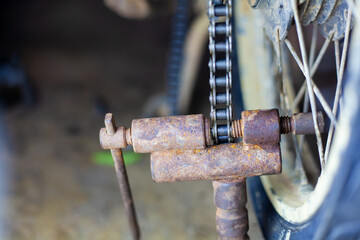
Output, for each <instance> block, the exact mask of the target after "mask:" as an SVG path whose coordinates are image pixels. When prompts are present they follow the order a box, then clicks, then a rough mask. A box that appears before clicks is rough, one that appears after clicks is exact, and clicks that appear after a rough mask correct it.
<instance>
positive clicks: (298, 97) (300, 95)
mask: <svg viewBox="0 0 360 240" xmlns="http://www.w3.org/2000/svg"><path fill="white" fill-rule="evenodd" d="M332 36H333V34H331V35H330V36H329V37H328V38H326V40H325V42H324V44H323V46H322V47H321V49H320V52H319V54H318V56H317V57H316V60H315V62H314V64H313V65H312V67H311V72H310V76H311V77H313V76H314V75H315V72H316V70H317V68H318V67H319V65H320V62H321V60H322V58H323V56H324V55H325V52H326V50H327V48H328V47H329V44H330V42H331V39H332ZM294 53H296V52H295V51H294ZM305 90H306V79H305V80H304V83H303V85H302V86H301V88H300V90H299V92H298V94H297V95H296V97H295V100H294V102H293V105H292V109H295V108H296V107H297V105H298V104H299V103H300V101H301V99H302V98H303V95H304V93H305Z"/></svg>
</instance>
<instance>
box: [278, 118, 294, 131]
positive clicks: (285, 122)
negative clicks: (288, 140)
mask: <svg viewBox="0 0 360 240" xmlns="http://www.w3.org/2000/svg"><path fill="white" fill-rule="evenodd" d="M291 132H292V125H291V117H280V133H281V134H287V133H291Z"/></svg>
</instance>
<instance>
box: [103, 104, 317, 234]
mask: <svg viewBox="0 0 360 240" xmlns="http://www.w3.org/2000/svg"><path fill="white" fill-rule="evenodd" d="M317 116H318V122H319V128H320V131H321V132H322V131H323V129H324V120H323V115H322V114H321V113H320V112H319V113H318V115H317ZM105 126H106V128H102V129H101V130H100V144H101V147H102V148H103V149H111V153H112V156H113V159H114V163H115V169H116V173H117V177H118V180H119V185H120V190H121V195H122V198H123V201H124V205H125V209H126V212H127V215H128V219H129V223H130V228H131V231H132V234H133V237H134V239H139V238H140V233H139V228H138V224H137V220H136V215H135V210H134V204H133V200H132V196H131V192H130V187H129V183H128V180H127V175H126V169H125V166H124V162H123V158H122V153H121V150H120V149H122V148H125V147H126V146H127V145H132V147H133V149H134V152H137V153H151V156H150V162H151V174H152V178H153V180H154V181H155V182H157V183H161V182H177V181H193V180H212V181H213V188H214V200H215V205H216V207H217V209H216V230H217V232H218V233H219V239H221V240H227V239H233V240H236V239H248V236H247V231H248V216H247V209H246V207H245V204H246V201H247V195H246V177H251V176H260V175H269V174H280V173H281V153H280V144H279V143H280V135H281V134H286V133H293V134H296V135H299V134H301V135H303V134H314V133H315V130H314V124H313V120H312V115H311V113H298V114H294V115H293V116H291V117H280V116H279V112H278V110H277V109H271V110H253V111H243V112H242V113H241V119H240V120H235V121H233V122H232V124H231V130H232V131H231V135H232V137H233V138H242V141H241V142H238V143H227V144H221V145H214V144H213V140H212V137H211V132H210V122H209V120H208V119H206V118H204V116H203V115H202V114H197V115H187V116H173V117H160V118H144V119H135V120H133V121H132V123H131V128H129V129H125V127H118V128H116V126H115V122H114V119H113V116H112V114H110V113H108V114H107V115H106V116H105Z"/></svg>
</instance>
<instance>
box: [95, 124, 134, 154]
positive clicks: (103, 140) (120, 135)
mask: <svg viewBox="0 0 360 240" xmlns="http://www.w3.org/2000/svg"><path fill="white" fill-rule="evenodd" d="M99 140H100V146H101V148H102V149H111V148H125V147H126V146H127V145H128V143H127V141H126V129H125V128H124V127H118V128H117V129H116V132H114V133H113V134H108V131H107V129H106V128H101V129H100V132H99Z"/></svg>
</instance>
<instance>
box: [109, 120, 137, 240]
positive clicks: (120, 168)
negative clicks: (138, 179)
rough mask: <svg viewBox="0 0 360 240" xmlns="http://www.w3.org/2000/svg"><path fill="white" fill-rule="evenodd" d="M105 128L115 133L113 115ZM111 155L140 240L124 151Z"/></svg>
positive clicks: (114, 151) (132, 226) (126, 207)
mask: <svg viewBox="0 0 360 240" xmlns="http://www.w3.org/2000/svg"><path fill="white" fill-rule="evenodd" d="M105 127H106V130H107V133H108V134H109V135H112V134H114V133H115V129H116V125H115V120H114V117H113V115H112V114H111V113H108V114H106V116H105ZM111 155H112V157H113V160H114V166H115V171H116V177H117V179H118V184H119V188H120V192H121V198H122V200H123V203H124V208H125V212H126V215H127V218H128V222H129V226H130V229H131V234H132V236H133V239H135V240H138V239H140V228H139V224H138V222H137V218H136V213H135V206H134V201H133V198H132V194H131V190H130V185H129V180H128V177H127V173H126V168H125V163H124V158H123V155H122V151H121V149H111Z"/></svg>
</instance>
